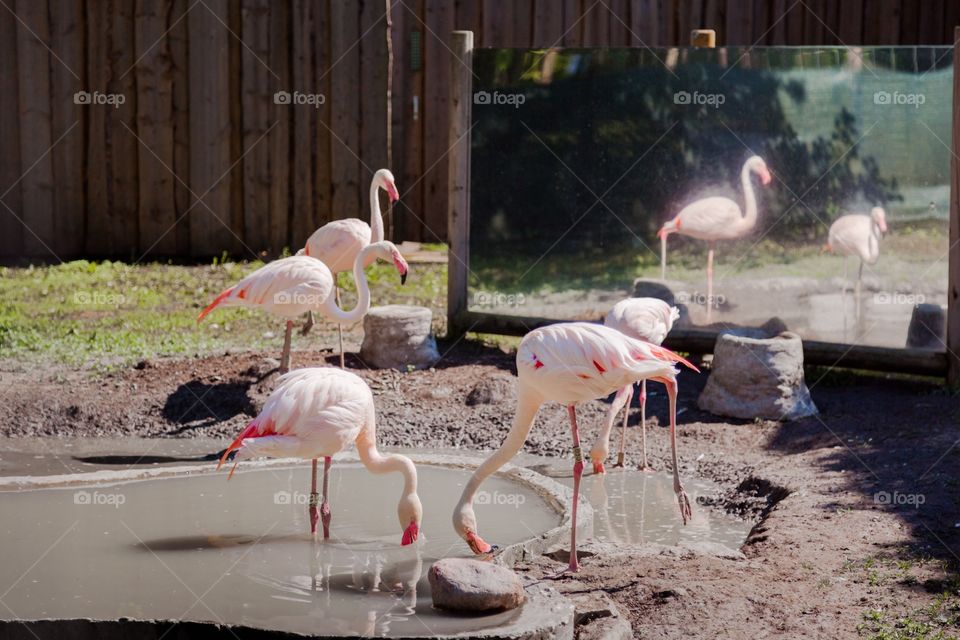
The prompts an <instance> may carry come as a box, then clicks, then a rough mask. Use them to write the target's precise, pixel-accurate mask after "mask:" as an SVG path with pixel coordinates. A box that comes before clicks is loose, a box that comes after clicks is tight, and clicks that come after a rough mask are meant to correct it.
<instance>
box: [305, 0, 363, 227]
mask: <svg viewBox="0 0 960 640" xmlns="http://www.w3.org/2000/svg"><path fill="white" fill-rule="evenodd" d="M365 1H366V2H370V1H374V2H375V1H376V0H365ZM311 11H312V12H313V25H314V38H313V55H314V73H315V75H316V81H315V83H314V87H313V90H314V91H316V92H317V93H322V94H323V95H324V96H326V98H327V99H326V100H325V101H324V105H323V106H322V107H320V108H319V109H316V110H315V112H314V114H313V117H314V119H315V122H314V127H315V133H314V137H313V146H314V149H313V152H314V162H313V171H314V179H313V199H314V225H315V226H316V227H320V226H323V225H325V224H326V223H328V222H330V221H332V220H335V219H336V218H337V212H336V211H334V209H333V201H332V198H333V192H332V188H333V187H332V186H331V184H332V182H331V174H330V171H331V162H332V157H331V155H330V154H331V153H332V146H338V145H339V144H340V143H339V142H337V141H336V139H334V138H333V137H332V136H331V135H330V131H331V129H330V127H331V118H330V104H329V100H330V99H331V96H332V94H331V89H330V73H328V72H329V71H330V68H331V65H332V64H333V62H334V61H333V60H332V59H331V58H330V8H329V5H328V4H324V3H314V4H313V5H312V7H311ZM361 86H363V85H361ZM332 98H333V99H336V96H332ZM362 157H363V156H362V155H361V158H362Z"/></svg>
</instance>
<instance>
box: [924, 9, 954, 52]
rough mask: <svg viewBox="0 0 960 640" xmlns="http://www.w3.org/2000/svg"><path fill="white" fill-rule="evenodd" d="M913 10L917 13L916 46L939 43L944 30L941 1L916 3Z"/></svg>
mask: <svg viewBox="0 0 960 640" xmlns="http://www.w3.org/2000/svg"><path fill="white" fill-rule="evenodd" d="M915 10H916V12H917V26H918V34H917V42H918V44H925V45H931V44H939V43H941V42H942V41H943V37H942V34H943V29H944V20H943V13H944V12H943V0H930V1H929V2H918V3H917V5H916V9H915ZM951 44H952V43H951Z"/></svg>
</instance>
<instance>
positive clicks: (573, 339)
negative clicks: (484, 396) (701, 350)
mask: <svg viewBox="0 0 960 640" xmlns="http://www.w3.org/2000/svg"><path fill="white" fill-rule="evenodd" d="M677 362H680V363H683V364H684V365H686V366H688V367H690V368H691V369H694V370H696V368H695V367H694V366H693V365H692V364H690V363H689V362H687V361H686V360H684V359H683V358H681V357H680V356H678V355H677V354H675V353H673V352H672V351H669V350H667V349H664V348H663V347H660V346H657V345H653V344H650V343H647V342H642V341H640V340H635V339H634V338H631V337H629V336H627V335H624V334H622V333H620V332H619V331H617V330H616V329H611V328H610V327H604V326H602V325H597V324H591V323H586V322H565V323H560V324H555V325H551V326H548V327H542V328H540V329H535V330H534V331H531V332H530V333H528V334H527V335H526V336H525V337H524V338H523V340H522V341H521V342H520V347H519V348H518V349H517V375H518V378H519V381H520V390H519V392H518V394H517V412H516V415H515V416H514V419H513V426H512V427H511V428H510V433H509V434H507V437H506V439H505V440H504V441H503V444H502V445H500V448H499V449H498V450H497V451H496V452H494V453H493V455H491V456H490V457H489V458H487V459H486V460H484V462H483V463H482V464H481V465H480V466H479V467H478V468H477V470H476V471H475V472H474V473H473V475H472V476H471V477H470V480H469V481H468V482H467V484H466V486H465V487H464V489H463V494H462V495H461V496H460V501H459V502H458V503H457V506H456V507H455V508H454V511H453V528H454V529H455V530H456V532H457V534H458V535H459V536H460V537H461V538H463V539H464V540H465V541H466V542H467V544H468V545H469V546H470V548H471V549H472V550H473V552H474V553H477V554H482V553H488V552H490V551H491V550H492V549H493V547H492V546H491V545H489V544H487V543H486V542H484V540H483V539H482V538H481V537H480V536H479V535H478V533H477V518H476V515H475V514H474V511H473V498H474V495H475V494H476V492H477V489H478V488H479V487H480V484H481V483H482V482H483V481H484V480H485V479H486V478H487V477H488V476H490V475H491V474H493V473H494V472H496V470H497V469H499V468H500V467H502V466H503V465H504V464H506V462H507V461H508V460H509V459H510V458H512V457H513V456H514V455H516V454H517V452H518V451H520V448H521V447H523V443H524V441H526V439H527V434H528V433H530V428H531V426H532V425H533V421H534V419H535V418H536V416H537V412H538V411H539V410H540V406H541V405H542V404H543V403H544V402H548V401H553V402H561V403H563V404H565V405H566V406H567V413H568V414H569V416H570V427H571V431H572V434H573V459H574V465H573V506H572V508H571V514H572V522H571V531H570V566H569V569H570V571H578V570H579V564H578V562H577V502H578V500H579V497H580V477H581V476H582V474H583V455H582V453H581V452H580V434H579V430H578V428H577V410H576V406H577V404H579V403H581V402H585V401H587V400H595V399H597V398H602V397H605V396H607V395H609V394H611V393H613V392H614V391H617V390H619V389H623V388H624V387H626V386H627V385H631V384H633V383H634V382H637V381H639V380H646V379H647V378H649V379H651V380H656V381H658V382H662V383H664V384H665V385H666V386H667V394H668V395H669V397H670V439H671V441H672V442H674V443H675V442H676V405H677V378H676V376H677V371H676V369H674V367H673V365H674V363H677ZM673 489H674V491H675V493H676V495H677V502H678V504H679V506H680V517H681V518H683V522H684V524H686V522H687V520H688V519H689V518H690V517H691V509H690V498H689V497H688V496H687V492H686V491H685V490H684V488H683V484H682V483H681V482H680V475H679V471H678V467H677V457H676V447H674V458H673Z"/></svg>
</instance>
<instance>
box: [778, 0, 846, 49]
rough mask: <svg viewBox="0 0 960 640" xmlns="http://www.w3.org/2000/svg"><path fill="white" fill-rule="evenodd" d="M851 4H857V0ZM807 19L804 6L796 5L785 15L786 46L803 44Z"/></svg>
mask: <svg viewBox="0 0 960 640" xmlns="http://www.w3.org/2000/svg"><path fill="white" fill-rule="evenodd" d="M851 4H859V0H857V1H856V2H852V3H851ZM806 19H807V8H806V5H803V4H798V5H796V6H795V7H794V8H793V10H792V11H790V13H788V14H787V17H786V19H785V20H786V23H787V43H786V44H787V45H788V46H791V47H798V46H801V45H803V44H804V40H803V27H804V23H805V22H806Z"/></svg>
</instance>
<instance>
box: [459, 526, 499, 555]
mask: <svg viewBox="0 0 960 640" xmlns="http://www.w3.org/2000/svg"><path fill="white" fill-rule="evenodd" d="M466 539H467V544H468V545H470V549H471V550H472V551H473V552H474V553H475V554H477V555H481V554H484V553H490V552H491V551H493V550H494V549H496V547H494V546H493V545H490V544H487V543H486V542H485V541H484V539H483V538H481V537H480V536H478V535H477V534H475V533H473V532H470V533H468V534H467V537H466Z"/></svg>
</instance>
